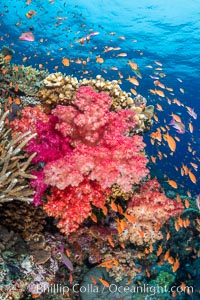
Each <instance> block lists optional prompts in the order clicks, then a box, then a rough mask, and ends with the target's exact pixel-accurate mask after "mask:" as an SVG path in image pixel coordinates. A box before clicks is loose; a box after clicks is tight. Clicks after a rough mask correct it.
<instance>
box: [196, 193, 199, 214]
mask: <svg viewBox="0 0 200 300" xmlns="http://www.w3.org/2000/svg"><path fill="white" fill-rule="evenodd" d="M196 205H197V207H198V209H199V210H200V194H198V195H196Z"/></svg>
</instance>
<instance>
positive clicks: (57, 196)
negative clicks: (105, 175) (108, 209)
mask: <svg viewBox="0 0 200 300" xmlns="http://www.w3.org/2000/svg"><path fill="white" fill-rule="evenodd" d="M109 193H110V191H109V190H103V189H102V188H101V187H100V185H99V184H97V183H96V182H94V181H93V182H92V181H89V180H88V179H87V178H84V180H83V181H82V182H81V184H79V186H78V187H75V188H74V187H67V188H66V189H65V190H63V191H61V190H59V189H57V188H51V196H50V197H48V203H47V204H45V205H44V209H45V211H46V212H47V214H48V215H49V216H53V217H55V218H58V219H59V222H58V224H57V226H58V228H60V231H61V232H63V233H65V234H69V233H71V232H73V231H75V230H76V229H77V228H78V227H79V225H80V224H82V223H83V221H84V220H85V219H86V218H88V217H89V216H90V215H91V210H92V207H91V204H93V205H94V206H97V207H101V208H102V207H103V206H104V204H105V201H106V197H107V195H108V194H109Z"/></svg>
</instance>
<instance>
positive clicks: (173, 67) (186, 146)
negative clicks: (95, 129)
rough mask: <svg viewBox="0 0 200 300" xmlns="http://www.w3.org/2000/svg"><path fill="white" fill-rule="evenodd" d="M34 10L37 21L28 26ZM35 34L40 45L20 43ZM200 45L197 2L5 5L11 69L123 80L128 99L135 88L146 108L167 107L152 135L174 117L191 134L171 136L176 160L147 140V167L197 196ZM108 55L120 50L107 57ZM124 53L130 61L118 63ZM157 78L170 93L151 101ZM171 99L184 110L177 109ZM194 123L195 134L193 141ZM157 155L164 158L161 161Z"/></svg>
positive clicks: (0, 8) (2, 34) (2, 24)
mask: <svg viewBox="0 0 200 300" xmlns="http://www.w3.org/2000/svg"><path fill="white" fill-rule="evenodd" d="M30 10H33V11H35V14H34V15H33V16H32V18H27V16H26V14H27V13H28V12H29V11H30ZM30 31H31V32H32V33H33V35H34V37H35V41H33V42H29V41H21V40H19V37H20V35H21V34H22V33H23V32H30ZM92 32H95V33H96V35H91V36H90V39H88V40H85V41H84V43H82V42H81V40H80V39H81V38H85V37H87V35H88V34H90V33H92ZM199 45H200V1H199V0H165V1H159V0H151V1H150V0H140V1H130V0H123V1H119V0H113V1H112V2H111V1H106V0H95V1H94V0H90V1H83V0H73V1H72V0H68V1H67V0H66V1H63V0H62V1H61V0H54V1H53V0H37V1H36V0H32V1H25V0H15V1H12V0H7V1H6V2H5V1H1V2H0V48H1V47H2V46H8V47H10V48H12V49H13V50H14V51H15V54H14V55H13V58H12V63H16V64H24V65H25V66H28V65H32V66H33V67H36V68H39V66H40V67H41V65H42V67H43V68H45V69H46V68H47V69H48V71H49V72H57V71H60V72H63V73H66V74H70V75H73V76H76V77H78V78H83V77H86V78H90V77H95V76H96V75H97V74H101V75H102V76H103V77H104V78H106V79H109V80H113V79H117V80H119V79H121V80H122V84H121V88H122V89H124V90H125V91H130V88H134V89H136V90H137V92H138V93H139V94H142V95H143V96H145V97H146V98H147V99H148V104H153V105H154V106H155V107H156V104H160V105H161V106H162V109H163V110H162V111H159V110H155V111H156V115H157V117H158V121H155V122H154V125H153V128H152V131H151V132H155V131H156V130H157V128H161V127H163V126H164V127H165V126H166V125H167V124H168V123H169V122H170V120H171V116H170V115H171V114H172V113H174V114H177V115H179V116H180V117H181V120H182V122H183V123H184V125H185V127H186V132H185V133H184V134H179V133H177V132H176V131H175V129H173V128H171V127H170V129H169V133H170V135H172V136H173V137H175V136H176V137H178V138H179V139H180V142H177V149H176V151H175V152H174V153H173V154H172V153H171V151H170V149H169V147H168V146H167V144H166V142H165V141H162V143H161V145H158V144H157V143H155V145H152V144H151V142H150V134H151V132H148V133H146V134H145V135H144V140H145V142H146V144H147V148H146V152H147V154H148V155H149V157H150V156H155V157H157V160H156V163H155V164H153V163H150V164H149V166H150V168H151V170H152V173H153V174H154V175H155V176H157V177H158V179H159V180H160V181H161V182H162V183H164V184H166V183H165V181H166V180H167V179H172V180H175V181H176V182H177V183H178V186H179V188H180V190H183V191H187V190H189V191H190V192H191V193H192V195H195V194H197V193H199V192H200V188H199V187H198V186H199V183H200V180H199V170H198V169H197V168H196V169H194V168H193V166H192V165H191V163H194V164H197V165H198V166H199V164H200V162H199V158H200V135H199V130H200V128H199V112H200V106H199V101H200V89H199V74H200V62H199V59H200V47H199ZM106 47H113V48H120V49H119V50H116V51H113V50H112V51H108V52H105V49H106ZM120 53H125V54H126V56H125V55H122V56H118V54H120ZM98 56H100V57H101V58H103V60H104V62H103V64H99V63H97V62H96V58H97V57H98ZM64 57H66V58H68V59H70V60H71V62H70V66H69V67H66V66H64V65H63V63H62V59H63V58H64ZM88 58H89V59H90V61H87V60H89V59H88ZM83 61H86V62H87V63H86V65H83V63H82V62H83ZM128 61H133V62H135V63H136V64H137V65H138V67H139V69H140V72H141V74H142V78H138V80H139V82H140V84H139V86H137V87H135V86H133V85H132V84H131V83H129V82H128V81H127V80H126V79H127V78H128V77H129V76H131V77H132V76H135V74H134V73H133V70H131V68H130V66H129V65H128ZM121 76H123V78H121ZM156 78H158V79H159V81H160V82H161V83H163V84H164V85H165V87H168V88H171V89H173V91H171V92H170V91H169V90H166V89H164V90H163V91H164V93H165V97H159V96H158V95H154V94H152V93H150V92H149V90H150V89H155V86H154V83H153V82H154V80H156ZM173 99H178V100H179V101H180V102H181V103H182V104H183V106H179V105H177V104H175V103H173ZM170 102H171V104H170ZM186 106H188V107H190V108H193V109H194V111H195V113H197V119H194V118H192V117H191V116H190V115H189V114H188V111H187V109H186ZM189 122H191V123H192V125H193V127H194V131H193V132H192V133H191V132H190V131H189V127H188V125H189ZM159 152H160V153H162V155H163V158H162V159H161V160H160V159H159V158H158V155H159ZM183 164H184V165H187V166H188V168H189V169H190V170H191V171H192V173H194V175H195V176H196V178H197V183H196V184H194V183H193V182H192V181H191V180H190V179H189V177H188V176H186V175H185V176H181V167H182V165H183ZM168 187H169V186H168Z"/></svg>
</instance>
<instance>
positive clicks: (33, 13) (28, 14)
mask: <svg viewBox="0 0 200 300" xmlns="http://www.w3.org/2000/svg"><path fill="white" fill-rule="evenodd" d="M36 14H37V13H36V11H34V10H29V11H28V12H27V13H26V17H27V18H28V19H32V17H33V16H35V15H36Z"/></svg>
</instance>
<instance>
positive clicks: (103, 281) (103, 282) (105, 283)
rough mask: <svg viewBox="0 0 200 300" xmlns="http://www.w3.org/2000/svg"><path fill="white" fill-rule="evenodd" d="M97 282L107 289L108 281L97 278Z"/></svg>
mask: <svg viewBox="0 0 200 300" xmlns="http://www.w3.org/2000/svg"><path fill="white" fill-rule="evenodd" d="M98 280H99V281H100V282H101V283H102V284H103V285H104V286H105V287H107V288H109V286H110V284H109V282H108V281H106V280H104V279H103V278H101V277H99V278H98Z"/></svg>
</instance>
